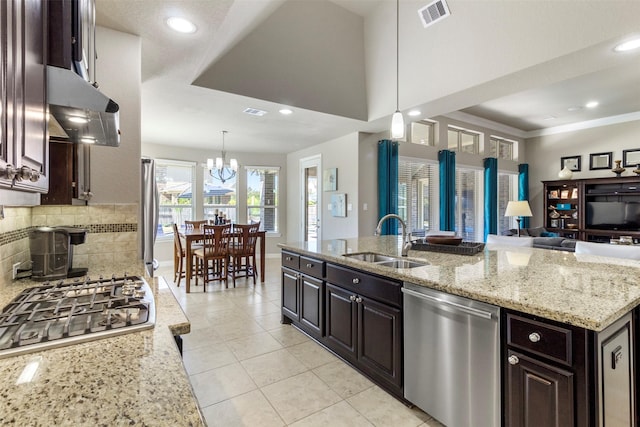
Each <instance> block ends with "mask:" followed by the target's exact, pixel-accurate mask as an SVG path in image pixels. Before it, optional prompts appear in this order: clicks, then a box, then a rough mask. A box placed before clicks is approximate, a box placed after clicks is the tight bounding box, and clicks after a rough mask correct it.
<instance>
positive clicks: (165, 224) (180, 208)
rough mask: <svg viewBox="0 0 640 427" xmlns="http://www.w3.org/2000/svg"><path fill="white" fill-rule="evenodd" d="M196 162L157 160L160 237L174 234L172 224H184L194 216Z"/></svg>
mask: <svg viewBox="0 0 640 427" xmlns="http://www.w3.org/2000/svg"><path fill="white" fill-rule="evenodd" d="M194 170H195V163H194V162H181V161H178V160H163V159H158V160H156V185H157V186H158V196H159V200H158V207H159V218H158V236H157V237H158V238H161V237H163V236H166V235H172V234H173V228H172V226H171V224H173V223H176V224H178V225H182V224H184V221H185V220H192V219H193V218H194V216H193V215H194V210H193V206H194V203H193V192H192V191H193V188H194V182H193V179H194V176H195V175H194Z"/></svg>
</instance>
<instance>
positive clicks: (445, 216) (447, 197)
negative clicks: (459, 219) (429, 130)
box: [438, 150, 456, 231]
mask: <svg viewBox="0 0 640 427" xmlns="http://www.w3.org/2000/svg"><path fill="white" fill-rule="evenodd" d="M438 161H439V162H440V230H443V231H454V230H455V228H456V153H454V152H453V151H449V150H440V151H439V152H438Z"/></svg>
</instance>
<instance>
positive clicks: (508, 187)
mask: <svg viewBox="0 0 640 427" xmlns="http://www.w3.org/2000/svg"><path fill="white" fill-rule="evenodd" d="M509 200H518V175H517V174H513V173H500V172H498V234H501V233H502V232H503V231H506V230H509V229H512V228H516V227H517V225H516V221H515V217H510V216H504V212H505V210H507V204H508V203H509Z"/></svg>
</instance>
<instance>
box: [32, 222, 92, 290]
mask: <svg viewBox="0 0 640 427" xmlns="http://www.w3.org/2000/svg"><path fill="white" fill-rule="evenodd" d="M86 236H87V230H85V229H83V228H75V227H39V228H36V229H34V230H33V231H31V234H30V235H29V248H30V250H31V263H32V267H31V278H32V279H34V280H54V279H64V278H67V277H80V276H84V275H85V274H87V271H88V269H87V268H73V246H75V245H80V244H82V243H84V242H85V239H86Z"/></svg>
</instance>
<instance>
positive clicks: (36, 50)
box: [14, 0, 49, 192]
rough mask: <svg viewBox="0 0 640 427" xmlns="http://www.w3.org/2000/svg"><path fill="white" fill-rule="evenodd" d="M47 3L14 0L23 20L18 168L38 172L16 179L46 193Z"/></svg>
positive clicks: (19, 52)
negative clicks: (45, 18)
mask: <svg viewBox="0 0 640 427" xmlns="http://www.w3.org/2000/svg"><path fill="white" fill-rule="evenodd" d="M47 3H48V2H46V1H41V0H14V4H15V7H16V10H17V11H18V13H19V14H21V15H22V20H21V22H20V23H19V25H17V26H16V28H15V29H16V31H15V33H14V34H15V35H16V39H17V40H16V41H17V45H16V47H17V52H16V54H17V55H16V58H17V59H16V66H17V70H19V71H20V72H19V73H16V81H15V84H16V91H15V93H16V139H15V141H16V145H17V150H16V158H17V160H18V162H17V163H18V166H20V167H26V168H29V170H32V171H35V172H36V173H37V174H38V176H37V177H35V178H34V180H33V181H31V180H30V179H29V177H28V176H26V177H23V178H22V179H16V182H15V187H16V188H20V189H27V190H35V191H41V192H46V191H47V190H48V188H49V182H48V179H47V176H48V173H47V167H48V166H47V165H48V160H49V159H48V158H49V144H48V142H49V141H48V139H49V135H48V121H47V104H46V102H47V86H46V60H45V58H46V56H45V55H46V51H45V48H44V47H45V46H46V31H45V28H46V27H45V20H44V17H45V16H46V14H45V12H46V6H47Z"/></svg>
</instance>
